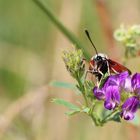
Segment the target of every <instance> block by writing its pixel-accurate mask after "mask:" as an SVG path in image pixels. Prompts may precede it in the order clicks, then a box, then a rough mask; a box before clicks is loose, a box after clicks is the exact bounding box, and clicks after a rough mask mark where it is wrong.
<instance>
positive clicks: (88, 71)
mask: <svg viewBox="0 0 140 140" xmlns="http://www.w3.org/2000/svg"><path fill="white" fill-rule="evenodd" d="M88 73H92V71H91V70H87V71H86V73H85V78H84V81H85V80H86V78H87V75H88Z"/></svg>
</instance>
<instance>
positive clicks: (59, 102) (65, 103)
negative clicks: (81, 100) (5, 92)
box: [52, 99, 81, 111]
mask: <svg viewBox="0 0 140 140" xmlns="http://www.w3.org/2000/svg"><path fill="white" fill-rule="evenodd" d="M52 102H54V103H56V104H59V105H64V106H65V107H67V108H69V109H70V110H73V111H80V110H81V109H80V108H79V107H78V106H76V105H74V104H72V103H70V102H68V101H65V100H63V99H53V100H52Z"/></svg>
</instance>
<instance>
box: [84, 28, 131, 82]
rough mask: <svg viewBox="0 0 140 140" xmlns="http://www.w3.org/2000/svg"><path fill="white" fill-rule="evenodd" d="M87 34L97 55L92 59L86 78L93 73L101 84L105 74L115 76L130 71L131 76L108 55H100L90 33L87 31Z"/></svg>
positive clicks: (126, 69) (125, 68)
mask: <svg viewBox="0 0 140 140" xmlns="http://www.w3.org/2000/svg"><path fill="white" fill-rule="evenodd" d="M85 33H86V35H87V37H88V39H89V41H90V42H91V44H92V46H93V48H94V50H95V53H96V54H95V55H94V56H92V57H91V59H90V62H89V69H88V70H87V72H86V76H87V73H91V74H93V75H95V77H96V79H97V80H98V82H100V81H101V79H102V78H103V76H104V75H105V74H108V75H110V74H113V73H114V74H118V73H121V72H124V71H128V72H129V74H131V71H130V70H129V69H128V68H127V67H125V66H123V65H122V64H120V63H118V62H116V61H114V60H112V59H110V58H109V57H108V56H107V55H106V54H103V53H98V51H97V49H96V47H95V45H94V43H93V41H92V40H91V37H90V35H89V32H88V31H87V30H85Z"/></svg>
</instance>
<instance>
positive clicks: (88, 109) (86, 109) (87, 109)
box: [81, 107, 90, 114]
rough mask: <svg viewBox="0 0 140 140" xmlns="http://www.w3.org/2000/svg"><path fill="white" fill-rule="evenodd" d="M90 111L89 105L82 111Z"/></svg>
mask: <svg viewBox="0 0 140 140" xmlns="http://www.w3.org/2000/svg"><path fill="white" fill-rule="evenodd" d="M89 111H90V108H88V107H86V108H84V109H83V110H82V111H81V112H85V113H87V114H88V113H89Z"/></svg>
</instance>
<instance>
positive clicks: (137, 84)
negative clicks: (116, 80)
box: [132, 73, 140, 94]
mask: <svg viewBox="0 0 140 140" xmlns="http://www.w3.org/2000/svg"><path fill="white" fill-rule="evenodd" d="M132 88H133V90H134V92H135V93H138V94H139V93H140V73H136V74H134V75H133V77H132Z"/></svg>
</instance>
